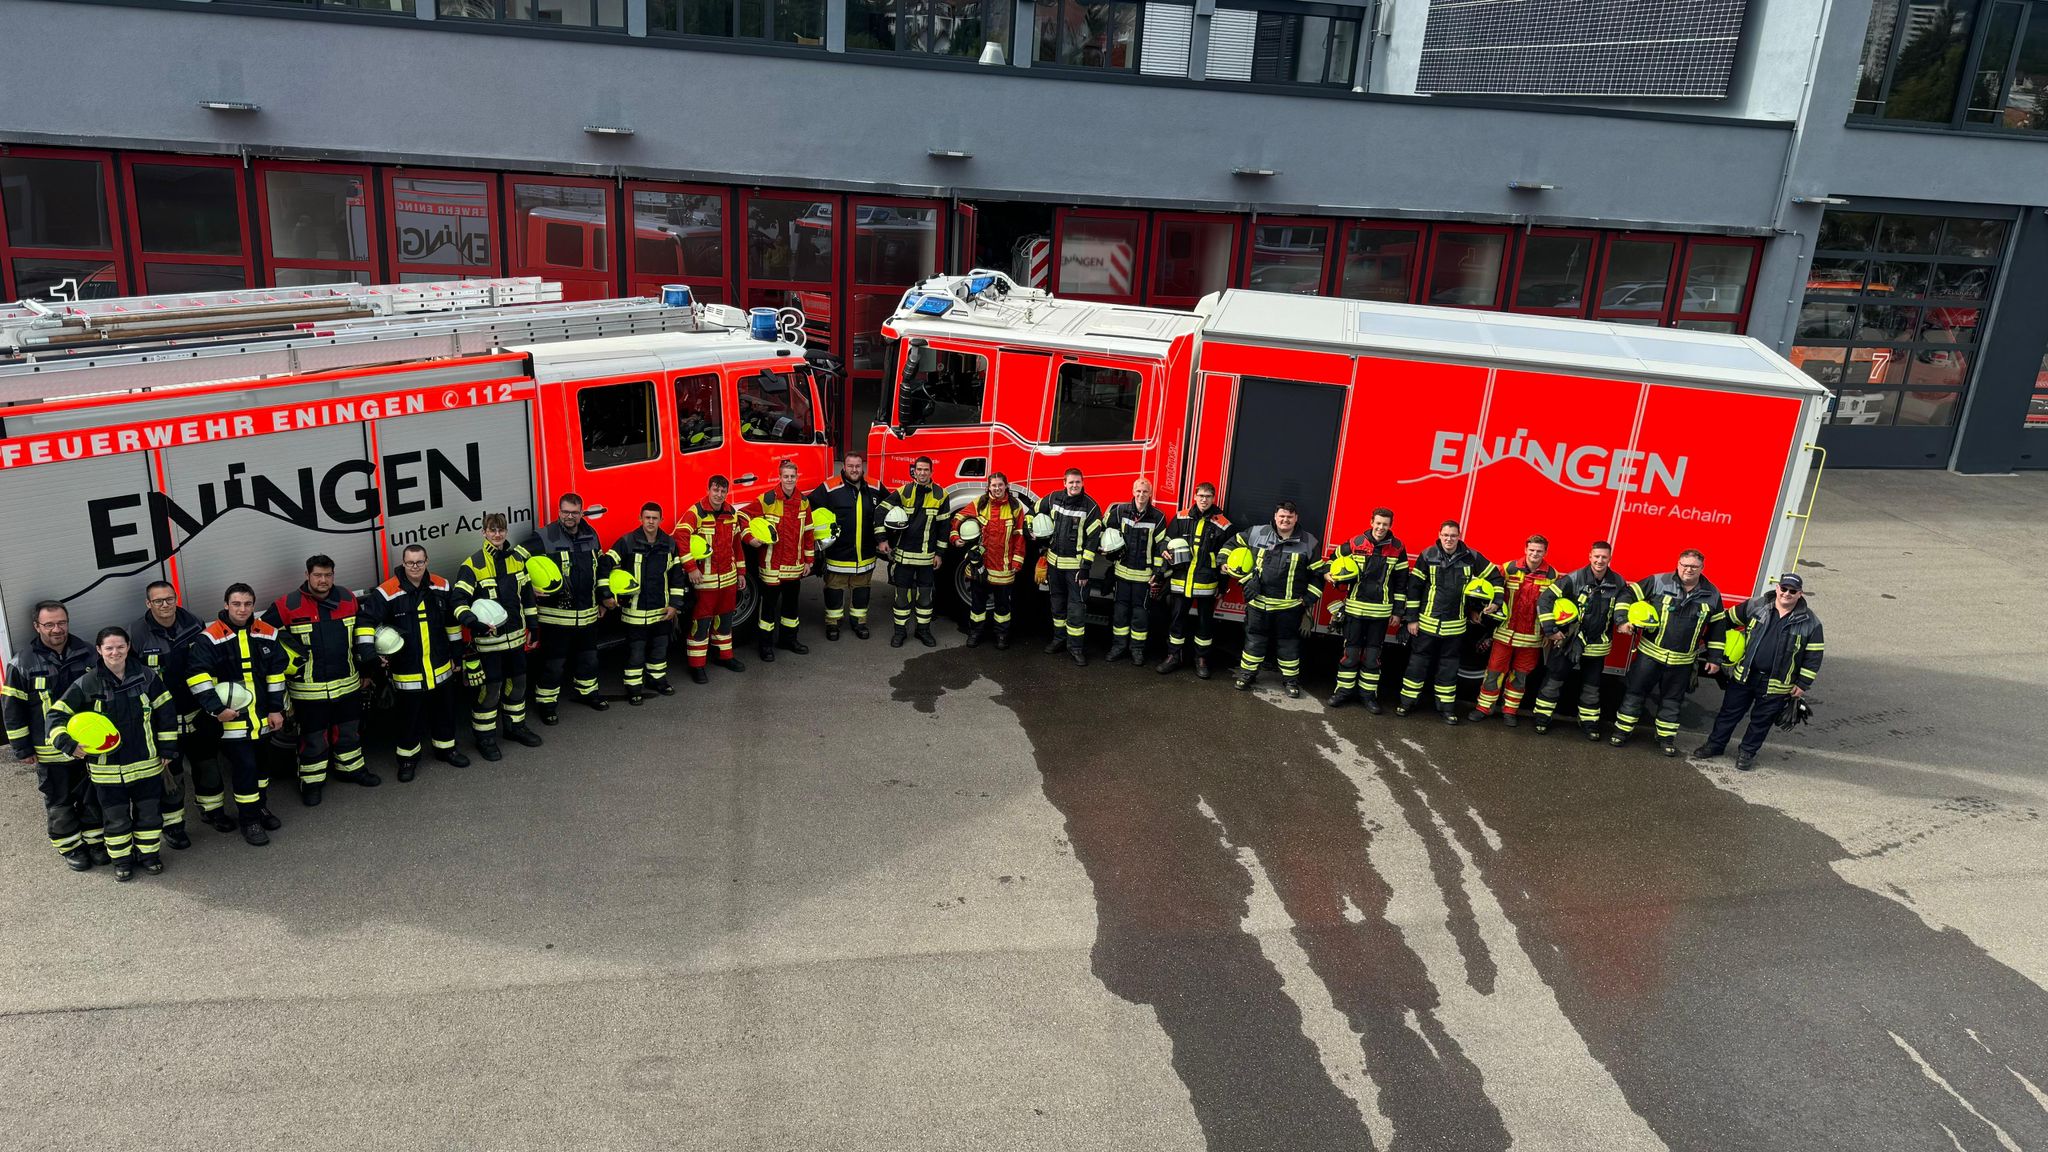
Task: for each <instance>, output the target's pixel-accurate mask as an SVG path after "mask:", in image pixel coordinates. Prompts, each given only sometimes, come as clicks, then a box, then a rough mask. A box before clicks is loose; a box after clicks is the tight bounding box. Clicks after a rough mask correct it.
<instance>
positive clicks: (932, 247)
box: [853, 201, 939, 288]
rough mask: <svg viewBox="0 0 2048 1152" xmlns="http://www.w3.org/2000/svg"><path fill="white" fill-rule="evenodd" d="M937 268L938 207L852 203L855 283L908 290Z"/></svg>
mask: <svg viewBox="0 0 2048 1152" xmlns="http://www.w3.org/2000/svg"><path fill="white" fill-rule="evenodd" d="M938 267H939V210H938V209H937V208H913V207H908V206H905V205H900V204H862V203H860V202H859V201H855V202H854V205H853V282H854V283H856V284H881V285H891V286H897V287H903V288H908V287H910V286H911V285H912V284H915V283H917V282H918V281H919V280H922V279H924V278H925V277H927V276H930V275H931V274H932V273H934V272H936V271H938Z"/></svg>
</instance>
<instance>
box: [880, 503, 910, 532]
mask: <svg viewBox="0 0 2048 1152" xmlns="http://www.w3.org/2000/svg"><path fill="white" fill-rule="evenodd" d="M882 527H884V528H908V527H910V509H908V508H905V507H904V506H903V505H901V504H891V505H889V510H888V511H887V512H885V513H883V515H882Z"/></svg>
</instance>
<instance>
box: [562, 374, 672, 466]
mask: <svg viewBox="0 0 2048 1152" xmlns="http://www.w3.org/2000/svg"><path fill="white" fill-rule="evenodd" d="M576 421H577V423H578V425H580V426H581V427H582V429H583V466H584V467H585V468H616V467H618V466H619V465H621V464H636V463H639V462H640V461H642V460H652V459H654V458H655V457H656V456H658V455H660V454H661V448H660V441H659V439H658V437H659V436H660V435H661V427H660V418H659V416H658V415H657V414H656V413H655V410H654V381H652V380H641V381H638V382H636V383H631V384H601V385H598V386H596V387H593V388H585V389H584V390H582V391H581V392H578V393H577V394H576Z"/></svg>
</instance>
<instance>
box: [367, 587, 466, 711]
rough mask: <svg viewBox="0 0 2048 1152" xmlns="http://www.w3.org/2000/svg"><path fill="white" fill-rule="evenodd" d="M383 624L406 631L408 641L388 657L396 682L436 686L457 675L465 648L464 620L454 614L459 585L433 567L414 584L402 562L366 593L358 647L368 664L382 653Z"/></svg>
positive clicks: (412, 687) (404, 687)
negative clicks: (379, 639)
mask: <svg viewBox="0 0 2048 1152" xmlns="http://www.w3.org/2000/svg"><path fill="white" fill-rule="evenodd" d="M379 628H390V629H392V630H394V631H396V632H397V633H398V634H399V635H400V636H403V637H405V647H403V648H401V649H399V650H398V651H397V652H396V653H394V654H392V655H390V656H386V657H385V658H384V659H385V665H384V668H385V672H386V673H387V674H388V675H389V676H390V677H391V686H392V687H393V688H395V689H397V690H399V691H401V692H417V691H421V690H425V691H432V690H433V689H436V688H439V687H441V686H442V685H443V684H446V683H447V682H448V681H449V679H450V678H451V677H453V676H454V675H455V661H456V659H457V658H458V657H459V656H460V655H461V654H462V624H461V622H460V621H458V620H456V618H455V592H454V588H453V587H452V586H451V585H450V584H449V583H448V581H446V580H445V579H442V578H441V577H439V576H436V575H434V574H433V573H432V572H429V573H427V574H426V578H425V579H424V580H421V581H420V582H419V583H418V584H414V583H411V582H409V581H407V580H406V578H405V569H404V568H403V567H400V568H398V569H396V570H395V571H393V572H392V574H391V579H389V580H386V581H385V582H383V583H382V584H379V585H377V588H376V591H374V592H371V593H370V594H369V595H368V596H367V597H365V598H364V600H363V618H362V621H361V623H359V624H357V625H356V650H357V653H358V655H359V657H360V658H361V660H362V661H363V663H364V665H365V666H368V665H370V664H373V663H375V661H376V659H377V629H379Z"/></svg>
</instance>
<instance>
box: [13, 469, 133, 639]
mask: <svg viewBox="0 0 2048 1152" xmlns="http://www.w3.org/2000/svg"><path fill="white" fill-rule="evenodd" d="M150 488H151V482H150V467H149V456H148V455H147V454H146V453H141V452H133V453H128V454H125V455H120V456H103V457H100V458H98V459H93V460H72V461H68V462H64V463H58V464H38V465H36V466H34V467H30V468H15V469H11V470H9V471H6V472H0V539H4V540H6V541H7V545H6V547H4V548H0V603H4V605H5V610H6V619H7V635H8V640H9V644H10V647H11V648H12V649H13V650H19V649H20V648H21V646H22V645H24V644H27V643H28V642H29V641H30V640H31V639H33V638H34V636H35V630H34V628H33V627H32V624H33V623H34V608H35V604H36V602H37V601H39V600H62V601H64V602H65V604H66V606H67V607H69V608H70V610H71V630H72V632H74V633H77V634H80V635H83V636H84V637H85V638H86V641H87V642H88V643H90V642H91V640H92V634H93V632H95V631H96V630H98V629H100V628H103V627H105V626H107V625H109V624H120V625H124V626H125V625H127V624H128V622H130V621H132V620H134V619H135V618H136V617H138V616H140V615H142V610H143V603H142V589H143V587H144V586H145V585H147V584H148V583H149V582H150V581H151V580H158V579H162V578H163V571H164V568H163V565H162V563H160V560H161V557H160V555H159V554H158V549H157V540H156V532H155V530H154V529H153V528H152V526H151V519H150V512H149V508H150V500H149V492H150Z"/></svg>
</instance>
